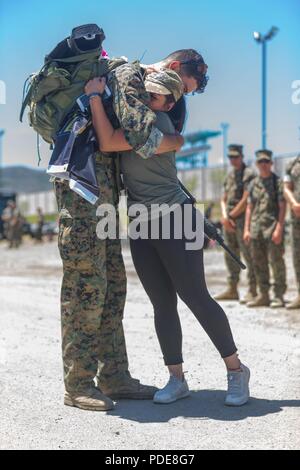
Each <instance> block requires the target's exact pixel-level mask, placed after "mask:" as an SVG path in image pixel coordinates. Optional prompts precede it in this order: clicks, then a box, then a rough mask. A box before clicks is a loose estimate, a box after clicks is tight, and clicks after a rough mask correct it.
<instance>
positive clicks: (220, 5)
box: [0, 0, 300, 166]
mask: <svg viewBox="0 0 300 470" xmlns="http://www.w3.org/2000/svg"><path fill="white" fill-rule="evenodd" d="M88 22H95V23H98V24H99V25H100V26H102V27H103V29H104V31H105V33H106V37H107V39H106V40H105V43H104V45H105V48H106V49H107V51H108V52H109V54H110V55H111V56H120V55H126V56H127V57H128V58H129V59H130V60H133V59H136V58H140V57H141V56H142V54H143V53H144V51H145V50H147V52H146V55H145V56H144V59H143V61H144V62H145V63H152V62H155V61H158V60H159V59H161V58H163V57H164V56H165V55H167V54H168V53H169V52H171V51H172V50H176V49H179V48H185V47H193V48H195V49H197V50H199V51H200V52H201V53H202V54H203V56H204V58H205V60H206V63H207V64H208V66H209V76H210V81H209V84H208V86H207V90H206V92H205V93H204V94H203V95H200V96H196V97H191V98H189V99H188V107H189V117H188V121H187V126H186V130H187V131H192V130H197V129H219V127H220V123H221V122H229V123H230V129H229V142H238V143H242V144H244V145H245V150H246V155H247V156H251V155H252V154H253V152H254V151H255V150H256V149H257V148H259V147H260V141H261V137H260V127H261V123H260V103H261V97H260V72H261V69H260V65H261V51H260V47H259V46H258V45H257V44H256V43H255V42H254V40H253V36H252V35H253V31H254V30H258V31H261V32H266V31H267V30H268V29H269V28H270V27H271V26H272V25H275V26H278V27H279V28H280V32H279V34H278V36H276V37H275V39H274V40H273V41H272V42H271V43H270V44H269V49H268V85H269V89H268V146H269V148H271V149H272V150H273V151H274V152H275V153H287V152H293V151H298V150H299V146H300V145H299V143H300V140H299V137H300V133H299V129H298V126H300V105H295V104H293V103H292V100H291V96H292V88H291V86H292V82H293V81H294V80H300V57H299V56H300V54H299V44H300V0H285V1H283V0H264V1H260V0H251V1H250V0H210V1H202V0H197V1H196V0H195V1H194V0H193V1H179V0H164V1H162V0H161V1H156V0H152V1H151V2H141V1H136V0H130V1H128V2H125V1H120V0H107V1H106V2H104V1H99V0H89V1H88V2H82V1H78V0H61V1H57V0H52V1H51V2H47V3H44V2H41V1H40V0H0V80H3V81H5V82H6V86H7V102H6V105H1V104H0V127H2V128H5V129H6V136H5V140H4V148H3V150H4V152H3V156H4V163H5V164H16V163H25V164H28V165H35V164H36V144H35V142H36V138H35V135H34V132H33V131H32V130H31V129H30V128H29V127H28V126H27V124H26V123H25V124H19V123H18V114H19V108H20V103H21V95H22V86H23V82H24V80H25V78H26V77H27V76H28V75H29V74H30V73H31V72H33V71H36V70H38V69H39V68H40V67H41V65H42V63H43V57H44V55H45V54H46V53H47V52H49V51H50V50H51V49H52V48H53V47H54V46H55V45H56V43H57V42H59V41H60V40H61V39H62V38H64V37H66V36H68V35H69V33H70V30H71V29H72V28H73V27H74V26H77V25H79V24H84V23H88ZM212 143H213V150H212V152H211V153H210V161H211V163H217V162H218V161H221V159H222V140H221V139H220V138H218V139H216V140H215V141H214V142H212ZM42 152H43V153H44V156H45V158H44V160H43V166H46V165H47V155H48V152H47V146H46V145H45V146H44V145H43V146H42Z"/></svg>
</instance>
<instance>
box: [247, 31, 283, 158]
mask: <svg viewBox="0 0 300 470" xmlns="http://www.w3.org/2000/svg"><path fill="white" fill-rule="evenodd" d="M278 31H279V29H278V28H277V27H276V26H272V28H271V29H270V31H269V32H268V33H267V34H265V35H263V34H261V33H258V32H257V31H255V32H254V33H253V37H254V39H255V41H256V42H257V43H259V44H261V45H262V88H261V95H262V117H261V140H262V142H261V144H262V148H263V149H266V148H267V41H270V40H271V39H273V37H274V36H275V35H276V34H277V33H278Z"/></svg>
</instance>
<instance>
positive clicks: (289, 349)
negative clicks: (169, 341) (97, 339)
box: [0, 242, 300, 450]
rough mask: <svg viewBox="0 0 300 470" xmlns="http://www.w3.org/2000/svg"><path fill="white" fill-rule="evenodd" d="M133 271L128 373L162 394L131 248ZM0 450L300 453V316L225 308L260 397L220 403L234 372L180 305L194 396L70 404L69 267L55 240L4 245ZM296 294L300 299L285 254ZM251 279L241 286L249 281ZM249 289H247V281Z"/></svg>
mask: <svg viewBox="0 0 300 470" xmlns="http://www.w3.org/2000/svg"><path fill="white" fill-rule="evenodd" d="M124 256H125V262H126V267H127V273H128V281H129V285H128V300H127V304H126V312H125V321H124V324H125V330H126V337H127V345H128V353H129V359H130V364H131V372H132V375H133V376H135V377H138V378H140V379H141V380H142V381H143V382H145V383H153V384H156V385H157V386H163V385H164V383H165V381H166V379H167V374H166V370H165V368H164V367H163V363H162V358H161V353H160V349H159V346H158V341H157V339H156V335H155V332H154V326H153V315H152V309H151V306H150V303H149V301H148V299H147V297H146V294H145V293H144V291H143V289H142V288H141V286H140V284H139V281H138V279H137V277H136V275H135V273H134V269H133V267H132V263H131V258H130V254H129V252H128V250H127V249H126V248H125V249H124ZM0 257H1V258H0V259H1V273H0V300H1V315H0V394H1V404H0V413H1V427H0V449H113V450H119V449H120V450H121V449H131V450H132V449H137V450H140V449H152V450H158V449H172V450H176V449H184V450H192V449H278V448H280V449H296V448H299V447H300V434H299V422H300V413H299V406H300V379H299V365H300V335H299V328H300V311H296V312H294V313H289V312H288V311H286V310H284V309H279V310H271V309H265V308H261V309H257V310H250V309H247V308H246V307H244V306H241V305H239V304H238V303H237V302H228V303H224V305H223V306H224V307H225V309H226V312H227V314H228V317H229V319H230V322H231V325H232V329H233V332H234V336H235V338H236V342H237V345H238V347H239V350H240V354H241V358H242V360H243V361H244V362H245V363H246V364H248V365H249V366H250V368H251V370H252V380H251V394H252V399H251V401H250V403H249V404H247V405H246V406H244V407H242V408H239V409H233V408H226V407H224V406H223V400H224V390H225V389H226V372H225V369H224V365H223V363H222V361H221V360H220V359H219V356H218V353H217V352H216V351H215V350H214V348H213V346H212V345H211V343H210V341H209V340H208V338H207V337H206V335H205V333H204V332H203V331H202V330H201V328H200V327H199V326H198V323H197V322H196V320H195V319H194V317H193V315H192V314H191V313H190V312H189V310H188V309H187V308H186V307H185V305H183V304H182V303H180V304H179V307H180V312H181V318H182V326H183V333H184V356H185V370H187V379H188V382H189V385H190V388H191V390H192V395H191V397H190V398H188V399H186V400H182V401H180V402H177V403H175V404H172V405H165V406H161V405H154V404H153V403H152V402H151V401H143V402H142V401H130V400H123V401H120V402H119V403H118V404H117V406H116V409H115V410H114V411H112V412H108V413H95V412H94V413H93V412H86V411H81V410H78V409H75V408H69V407H65V406H64V405H63V403H62V400H63V383H62V364H61V351H60V318H59V291H60V280H61V264H60V259H59V256H58V252H57V248H56V243H55V242H53V243H47V244H44V245H41V246H38V245H32V244H31V243H30V242H26V244H24V245H23V246H22V247H21V248H20V249H19V250H18V251H11V250H7V249H6V246H5V244H4V243H2V244H1V245H0ZM288 266H289V269H288V276H289V286H290V288H289V292H288V295H287V297H288V298H291V297H293V294H295V288H294V284H295V281H294V278H293V270H292V268H291V259H290V255H289V256H288ZM206 270H207V280H208V284H209V288H210V291H211V293H212V294H215V293H216V292H218V291H219V290H220V289H221V288H223V287H224V286H225V283H226V273H225V268H224V263H223V256H222V253H221V251H218V250H210V251H209V252H207V253H206ZM243 281H244V278H243ZM241 290H242V292H243V290H245V286H244V282H242V288H241Z"/></svg>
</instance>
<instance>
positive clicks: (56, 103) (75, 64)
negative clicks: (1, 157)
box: [20, 25, 125, 144]
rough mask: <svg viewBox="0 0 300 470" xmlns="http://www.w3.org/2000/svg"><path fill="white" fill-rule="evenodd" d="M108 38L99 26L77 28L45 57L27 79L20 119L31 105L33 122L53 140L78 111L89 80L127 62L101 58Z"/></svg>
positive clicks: (47, 140) (45, 135) (46, 139)
mask: <svg viewBox="0 0 300 470" xmlns="http://www.w3.org/2000/svg"><path fill="white" fill-rule="evenodd" d="M104 39H105V35H104V32H103V30H102V29H101V28H99V27H98V26H97V25H84V26H79V27H77V28H74V29H73V31H72V34H71V36H70V37H68V38H66V39H64V40H63V41H61V42H60V43H59V44H58V45H57V46H56V47H55V48H54V49H53V51H52V52H50V54H48V55H47V56H46V57H45V63H44V66H43V67H42V69H41V70H40V71H39V72H38V73H34V74H32V75H30V76H29V77H28V79H27V80H26V82H25V84H24V92H23V102H22V108H21V113H20V121H21V122H22V119H23V115H24V111H25V108H26V107H27V106H29V113H28V118H29V125H30V126H31V127H33V129H34V130H35V131H36V132H37V133H38V134H39V135H40V136H41V137H42V138H43V139H44V140H45V141H46V142H48V143H50V144H52V143H53V141H54V140H55V136H56V134H57V132H58V131H59V130H60V129H61V128H62V127H63V126H64V124H65V123H66V122H67V120H68V118H69V117H70V116H72V113H74V112H75V108H76V106H77V105H76V99H77V98H78V97H79V96H80V95H81V94H83V93H84V86H85V84H86V82H87V81H88V80H91V79H92V78H95V77H97V76H104V75H107V74H108V73H109V72H110V71H111V70H113V69H114V68H115V67H117V66H119V65H121V64H123V63H124V62H125V60H124V59H115V60H112V61H111V60H108V59H107V58H104V57H101V53H102V42H103V40H104Z"/></svg>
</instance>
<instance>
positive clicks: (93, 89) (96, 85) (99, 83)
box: [84, 77, 106, 95]
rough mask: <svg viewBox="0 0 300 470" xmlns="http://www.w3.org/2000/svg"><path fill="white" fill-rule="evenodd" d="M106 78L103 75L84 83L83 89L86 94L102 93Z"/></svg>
mask: <svg viewBox="0 0 300 470" xmlns="http://www.w3.org/2000/svg"><path fill="white" fill-rule="evenodd" d="M105 85H106V79H105V77H97V78H93V80H90V81H89V82H87V84H86V85H85V88H84V91H85V93H86V94H87V95H90V94H91V93H100V94H102V93H103V92H104V90H105Z"/></svg>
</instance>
